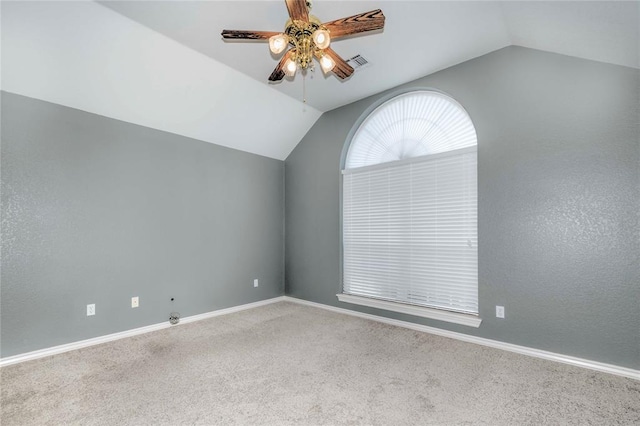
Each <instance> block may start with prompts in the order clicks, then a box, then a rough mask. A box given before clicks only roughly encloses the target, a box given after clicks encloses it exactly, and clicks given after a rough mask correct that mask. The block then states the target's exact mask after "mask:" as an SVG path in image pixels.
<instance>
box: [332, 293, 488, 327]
mask: <svg viewBox="0 0 640 426" xmlns="http://www.w3.org/2000/svg"><path fill="white" fill-rule="evenodd" d="M336 296H338V300H339V301H340V302H344V303H351V304H353V305H361V306H368V307H370V308H378V309H384V310H385V311H393V312H400V313H403V314H409V315H414V316H417V317H422V318H430V319H434V320H438V321H445V322H451V323H454V324H460V325H466V326H469V327H475V328H478V327H480V323H481V322H482V319H480V317H478V316H477V315H472V314H461V313H458V312H449V311H444V310H440V309H433V308H425V307H423V306H413V305H405V304H404V303H396V302H389V301H387V300H379V299H372V298H369V297H362V296H353V295H351V294H343V293H340V294H336Z"/></svg>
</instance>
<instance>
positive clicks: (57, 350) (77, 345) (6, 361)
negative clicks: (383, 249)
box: [0, 296, 284, 367]
mask: <svg viewBox="0 0 640 426" xmlns="http://www.w3.org/2000/svg"><path fill="white" fill-rule="evenodd" d="M283 300H284V296H279V297H274V298H272V299H267V300H260V301H258V302H253V303H247V304H245V305H240V306H233V307H231V308H225V309H219V310H217V311H212V312H207V313H204V314H199V315H193V316H190V317H184V318H180V323H178V324H176V325H171V324H169V320H168V319H167V321H165V322H163V323H160V324H153V325H148V326H146V327H140V328H134V329H133V330H127V331H122V332H119V333H113V334H108V335H106V336H100V337H94V338H92V339H87V340H81V341H79V342H73V343H67V344H65V345H60V346H54V347H52V348H45V349H39V350H37V351H33V352H27V353H24V354H18V355H14V356H9V357H5V358H0V367H6V366H7V365H12V364H18V363H21V362H25V361H31V360H34V359H38V358H44V357H47V356H51V355H57V354H61V353H64V352H69V351H73V350H76V349H81V348H86V347H89V346H94V345H99V344H101V343H106V342H112V341H114V340H119V339H125V338H127V337H132V336H137V335H139V334H145V333H150V332H152V331H157V330H162V329H165V328H169V327H178V326H180V325H183V324H189V323H192V322H196V321H201V320H204V319H207V318H213V317H218V316H221V315H227V314H232V313H234V312H240V311H245V310H247V309H253V308H257V307H259V306H264V305H270V304H272V303H276V302H282V301H283Z"/></svg>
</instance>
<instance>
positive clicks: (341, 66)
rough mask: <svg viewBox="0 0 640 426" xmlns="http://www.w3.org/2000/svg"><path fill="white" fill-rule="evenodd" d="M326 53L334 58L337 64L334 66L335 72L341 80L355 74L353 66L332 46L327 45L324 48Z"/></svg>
mask: <svg viewBox="0 0 640 426" xmlns="http://www.w3.org/2000/svg"><path fill="white" fill-rule="evenodd" d="M324 54H325V55H327V56H329V57H330V58H331V59H333V62H335V63H336V66H335V67H334V68H333V73H334V74H335V75H336V77H338V78H339V79H341V80H344V79H345V78H347V77H349V76H350V75H351V74H353V67H352V66H351V65H349V64H348V63H347V61H345V60H344V59H342V58H341V57H340V55H338V54H337V53H336V52H335V51H334V50H333V49H332V48H330V47H327V48H326V49H324Z"/></svg>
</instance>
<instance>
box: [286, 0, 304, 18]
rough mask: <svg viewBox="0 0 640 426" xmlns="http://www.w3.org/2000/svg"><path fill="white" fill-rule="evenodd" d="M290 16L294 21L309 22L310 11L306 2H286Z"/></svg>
mask: <svg viewBox="0 0 640 426" xmlns="http://www.w3.org/2000/svg"><path fill="white" fill-rule="evenodd" d="M285 2H286V3H287V10H288V11H289V16H290V17H291V19H293V20H294V21H305V22H308V21H309V10H308V9H307V2H306V0H285Z"/></svg>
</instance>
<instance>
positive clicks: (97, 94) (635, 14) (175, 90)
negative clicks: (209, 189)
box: [2, 0, 640, 159]
mask: <svg viewBox="0 0 640 426" xmlns="http://www.w3.org/2000/svg"><path fill="white" fill-rule="evenodd" d="M376 8H381V9H382V10H383V12H384V14H385V16H386V25H385V29H384V31H379V32H377V33H373V34H369V35H364V36H358V37H352V38H349V39H345V40H337V41H335V43H333V45H332V47H333V48H334V50H336V51H337V52H338V53H339V54H341V55H342V56H343V57H344V58H349V57H351V56H353V55H355V54H361V55H363V56H364V57H365V58H366V59H367V60H369V62H371V64H372V65H371V66H370V67H367V68H364V69H362V70H359V71H356V73H355V74H354V75H353V76H352V77H351V78H350V79H348V80H345V81H343V82H341V81H339V80H338V79H337V78H335V77H334V76H332V75H331V76H323V75H322V73H321V71H320V70H319V69H318V70H317V71H316V72H315V73H313V74H309V75H308V76H307V78H306V79H305V85H306V98H307V105H303V104H302V103H301V100H302V97H303V94H302V92H303V79H302V78H301V75H297V76H296V77H295V79H293V80H289V81H287V80H285V81H283V82H281V83H279V84H269V83H268V82H267V77H268V76H269V74H270V73H271V71H272V70H273V68H274V67H275V66H276V64H277V61H278V59H277V58H275V57H272V55H271V54H270V53H269V51H268V48H267V45H266V43H262V42H225V41H223V40H222V38H221V37H220V32H221V30H222V29H249V30H272V31H278V30H281V29H282V28H283V25H284V22H285V21H286V18H287V10H286V7H285V4H284V1H282V0H277V1H237V0H236V1H202V2H187V1H180V2H178V1H126V2H115V1H108V2H103V3H101V4H96V3H86V2H82V3H77V2H75V3H74V2H69V3H64V2H46V3H24V2H22V3H20V4H13V3H8V2H2V37H3V39H2V61H3V64H2V65H3V69H2V71H3V73H2V74H3V75H2V88H3V89H4V90H7V91H11V92H15V93H20V94H24V95H27V96H32V97H35V98H39V99H44V100H48V101H52V102H56V103H59V104H63V105H67V106H71V107H74V108H79V109H83V110H86V111H90V112H95V113H98V114H102V115H106V116H109V117H113V118H117V119H121V120H124V121H129V122H133V123H137V124H142V125H145V126H149V127H154V128H158V129H161V130H166V131H170V132H173V133H178V134H182V135H186V136H190V137H194V138H197V139H201V140H205V141H209V142H213V143H217V144H220V145H225V146H230V147H234V148H237V149H241V150H245V151H248V152H253V153H257V154H260V155H265V156H269V157H272V158H278V159H284V158H286V156H287V155H288V154H289V152H290V151H291V150H292V149H293V148H294V147H295V145H296V144H297V143H298V141H299V140H300V139H301V138H302V136H303V135H304V134H305V133H306V131H307V130H308V129H309V128H310V127H311V126H312V125H313V123H314V122H315V121H316V120H317V118H318V117H319V116H320V114H321V112H322V111H328V110H331V109H333V108H336V107H338V106H341V105H345V104H347V103H350V102H353V101H355V100H358V99H362V98H364V97H366V96H369V95H372V94H375V93H378V92H380V91H382V90H385V89H388V88H391V87H394V86H397V85H399V84H402V83H406V82H408V81H411V80H414V79H416V78H419V77H422V76H424V75H427V74H430V73H433V72H435V71H438V70H440V69H444V68H447V67H449V66H452V65H454V64H457V63H460V62H464V61H466V60H469V59H472V58H474V57H477V56H481V55H483V54H486V53H488V52H491V51H494V50H497V49H500V48H502V47H505V46H509V45H519V46H525V47H531V48H535V49H541V50H546V51H550V52H556V53H561V54H566V55H571V56H577V57H582V58H587V59H592V60H597V61H602V62H608V63H613V64H619V65H625V66H630V67H635V68H640V62H639V56H640V55H639V54H640V47H639V39H640V37H639V33H638V28H639V18H640V2H638V1H632V2H617V1H607V2H592V1H587V2H570V1H567V2H564V1H551V2H543V1H508V2H495V1H472V2H459V1H443V2H436V1H324V0H315V1H314V7H313V10H312V13H313V14H314V15H316V16H318V17H319V18H320V19H321V20H322V21H329V20H333V19H337V18H341V17H344V16H349V15H353V14H356V13H360V12H364V11H367V10H372V9H376Z"/></svg>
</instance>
